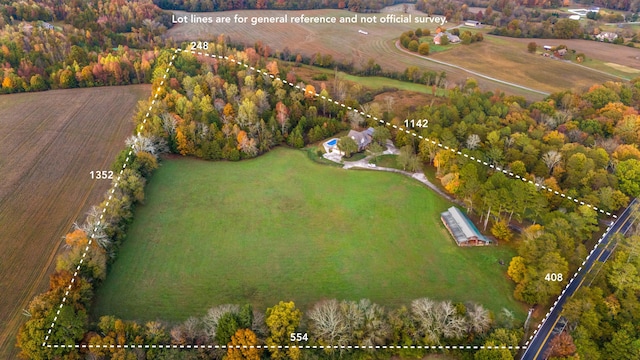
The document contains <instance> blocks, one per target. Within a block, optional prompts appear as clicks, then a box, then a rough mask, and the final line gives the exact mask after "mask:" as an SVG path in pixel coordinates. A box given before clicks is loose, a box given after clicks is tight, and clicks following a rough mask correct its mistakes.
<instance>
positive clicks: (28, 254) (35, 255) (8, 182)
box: [0, 85, 151, 359]
mask: <svg viewBox="0 0 640 360" xmlns="http://www.w3.org/2000/svg"><path fill="white" fill-rule="evenodd" d="M150 90H151V87H150V86H147V85H133V86H126V87H125V86H120V87H108V88H91V89H73V90H53V91H47V92H40V93H29V94H14V95H2V96H0V109H2V110H3V111H2V112H0V127H2V129H4V131H3V134H2V135H1V136H0V174H1V177H2V181H1V182H0V229H2V232H1V233H0V253H2V254H4V255H3V256H2V260H0V289H2V295H1V296H0V358H2V359H13V358H16V353H15V352H14V351H15V350H14V344H15V335H16V333H17V330H18V328H19V327H20V325H21V324H22V322H23V321H24V320H25V319H26V317H25V316H24V315H22V313H21V312H22V309H24V308H26V306H27V304H28V302H29V301H30V300H31V299H32V298H33V296H34V295H36V294H37V293H40V292H42V291H44V290H45V289H46V288H47V287H48V284H49V279H48V276H47V275H48V274H49V273H50V272H51V271H52V269H53V268H54V267H55V263H54V262H53V260H54V257H55V254H56V253H57V252H58V250H59V248H60V245H61V243H62V236H63V235H64V234H65V233H66V232H67V231H68V230H70V229H71V226H72V224H73V222H74V221H83V220H84V214H85V212H86V211H87V210H88V209H89V207H90V206H91V205H94V204H97V203H98V202H99V201H100V200H101V198H102V195H103V194H104V192H105V191H107V189H108V188H109V186H110V183H109V182H108V181H96V180H91V178H90V176H89V171H91V170H99V169H108V168H109V167H110V165H111V162H112V161H113V160H114V159H115V156H116V154H117V153H118V152H119V151H120V150H121V149H123V148H124V146H125V145H124V140H125V138H126V137H127V136H128V135H129V134H131V132H132V131H133V122H132V121H131V118H132V116H133V113H134V111H135V109H136V106H137V102H138V100H141V99H143V98H146V97H148V96H149V93H150Z"/></svg>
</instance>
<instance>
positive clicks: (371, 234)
mask: <svg viewBox="0 0 640 360" xmlns="http://www.w3.org/2000/svg"><path fill="white" fill-rule="evenodd" d="M449 206H450V204H449V203H447V202H446V201H444V200H442V199H441V198H439V197H437V196H436V195H434V194H433V193H432V192H430V191H429V190H428V189H426V188H425V187H423V186H422V185H421V184H419V183H418V182H416V181H414V180H412V179H409V178H407V177H404V176H402V175H399V174H394V173H382V172H370V171H348V170H343V169H337V168H334V167H327V166H322V165H319V164H316V163H313V162H311V161H309V160H308V159H306V154H305V153H304V152H303V151H294V150H290V149H276V150H274V151H272V152H270V153H268V154H266V155H264V156H261V157H259V158H257V159H253V160H248V161H242V162H240V163H229V162H217V163H212V162H204V161H198V160H194V159H177V160H168V161H165V162H164V163H163V165H162V167H161V168H160V169H159V170H158V171H157V173H156V174H154V176H153V177H152V179H151V181H150V183H149V184H148V189H147V200H146V204H145V205H144V206H140V207H139V208H137V209H136V213H135V220H134V222H133V224H132V226H131V228H130V230H129V236H128V240H127V242H126V243H125V244H124V246H123V247H122V249H121V252H120V255H119V257H118V260H117V261H116V263H115V264H114V266H113V268H112V270H111V273H110V274H109V276H108V278H107V281H106V283H105V284H104V285H103V286H102V287H101V288H100V289H99V291H98V294H97V303H96V307H95V310H94V315H95V316H97V315H101V314H115V315H116V316H120V317H122V318H125V319H138V320H151V319H165V320H170V321H179V320H184V319H186V318H187V317H189V316H193V315H197V316H199V315H202V314H204V313H205V312H206V310H207V309H208V308H210V307H212V306H215V305H217V304H223V303H245V302H251V303H253V304H254V306H256V307H257V308H260V309H264V308H265V307H267V306H272V305H273V304H275V303H277V302H278V301H279V300H294V301H295V302H296V303H297V304H298V305H299V306H301V307H302V308H303V309H305V308H308V306H310V305H311V304H313V303H314V302H316V301H319V300H321V299H325V298H338V299H354V300H356V299H360V298H369V299H371V300H373V301H375V302H378V303H381V304H384V305H394V306H395V305H399V304H403V303H407V302H408V301H409V300H410V299H414V298H418V297H422V296H430V297H433V298H437V299H452V300H454V301H468V300H472V301H476V302H479V303H482V304H484V305H485V306H487V307H488V308H490V309H491V310H493V311H499V310H500V309H501V308H502V307H507V308H509V309H512V310H514V311H515V312H516V314H517V316H518V317H519V318H523V316H524V309H523V308H522V307H521V306H520V305H519V304H518V303H516V302H515V301H514V300H513V298H512V296H511V294H512V291H513V287H512V286H511V284H510V283H509V282H508V281H507V279H506V275H505V271H506V268H505V267H501V266H499V265H498V259H504V260H508V259H510V258H511V256H512V255H513V250H512V249H510V248H507V247H490V248H474V249H464V248H458V247H457V246H455V245H454V244H453V240H451V239H450V238H449V235H448V233H447V232H446V230H445V229H444V227H443V226H442V225H441V223H440V219H439V213H440V212H441V211H443V210H445V209H446V208H447V207H449Z"/></svg>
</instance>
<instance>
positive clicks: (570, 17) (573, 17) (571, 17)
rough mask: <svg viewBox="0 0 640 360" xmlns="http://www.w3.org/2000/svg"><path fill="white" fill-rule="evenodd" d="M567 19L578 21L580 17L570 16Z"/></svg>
mask: <svg viewBox="0 0 640 360" xmlns="http://www.w3.org/2000/svg"><path fill="white" fill-rule="evenodd" d="M569 19H571V20H580V15H571V16H569Z"/></svg>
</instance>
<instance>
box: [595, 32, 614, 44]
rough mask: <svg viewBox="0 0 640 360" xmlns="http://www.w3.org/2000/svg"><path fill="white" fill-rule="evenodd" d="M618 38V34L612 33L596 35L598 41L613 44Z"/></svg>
mask: <svg viewBox="0 0 640 360" xmlns="http://www.w3.org/2000/svg"><path fill="white" fill-rule="evenodd" d="M617 38H618V34H616V33H613V32H610V31H603V32H601V33H600V34H598V35H596V39H598V40H600V41H605V40H607V41H609V42H612V41H613V40H615V39H617Z"/></svg>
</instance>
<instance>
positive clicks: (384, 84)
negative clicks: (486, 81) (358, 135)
mask: <svg viewBox="0 0 640 360" xmlns="http://www.w3.org/2000/svg"><path fill="white" fill-rule="evenodd" d="M295 71H296V74H299V75H305V76H306V77H309V78H310V77H311V76H313V75H318V74H326V75H327V80H325V82H330V81H332V80H333V79H334V77H335V71H334V70H333V69H326V68H321V67H318V66H309V65H301V66H299V67H297V68H295ZM338 77H339V78H340V79H342V80H345V81H349V82H353V83H356V84H360V85H362V86H363V87H365V88H368V89H371V90H382V89H385V88H387V89H398V90H405V91H413V92H418V93H423V94H431V93H432V91H431V86H426V85H424V84H416V83H411V82H406V81H400V80H396V79H390V78H386V77H382V76H356V75H350V74H347V73H345V72H342V71H338ZM305 80H306V79H305ZM437 93H438V94H439V95H441V94H442V92H441V91H437Z"/></svg>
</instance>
